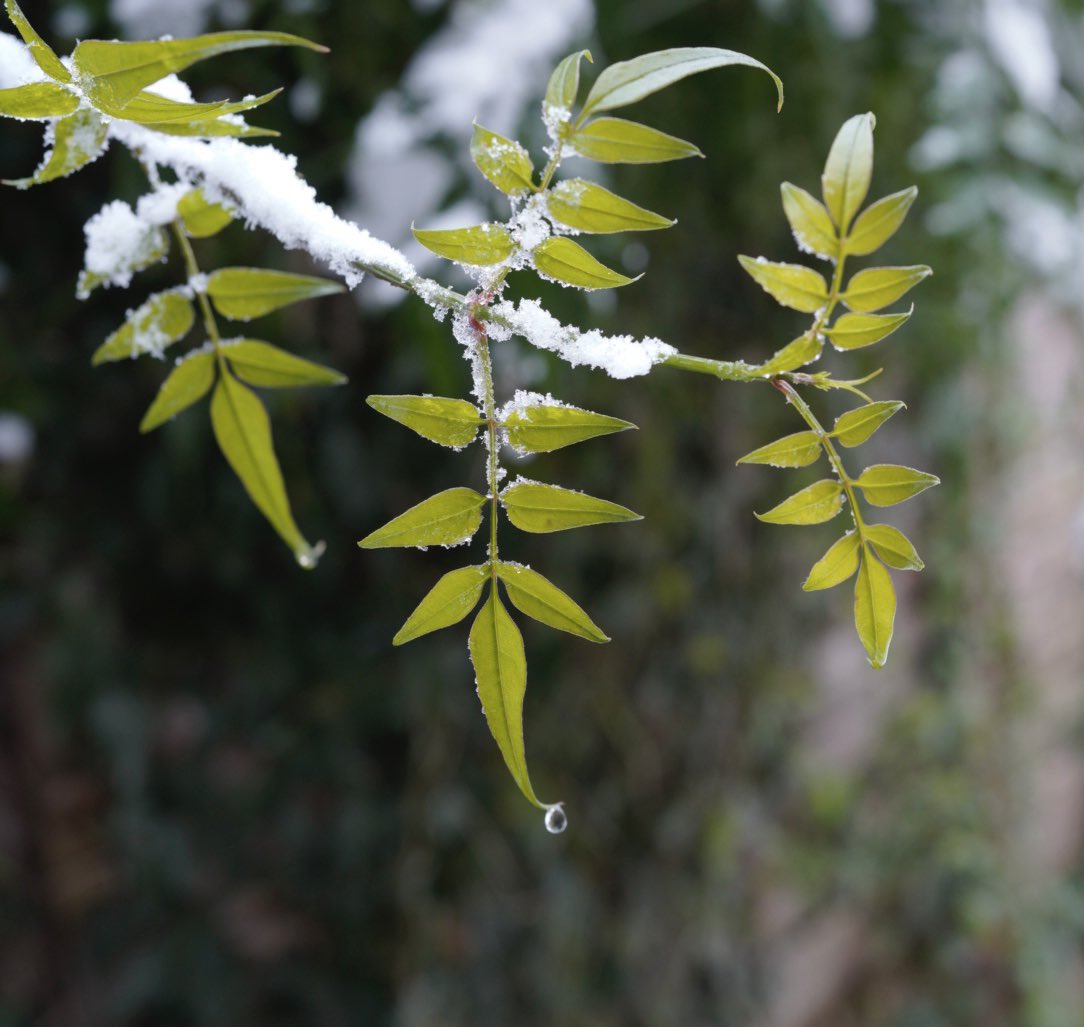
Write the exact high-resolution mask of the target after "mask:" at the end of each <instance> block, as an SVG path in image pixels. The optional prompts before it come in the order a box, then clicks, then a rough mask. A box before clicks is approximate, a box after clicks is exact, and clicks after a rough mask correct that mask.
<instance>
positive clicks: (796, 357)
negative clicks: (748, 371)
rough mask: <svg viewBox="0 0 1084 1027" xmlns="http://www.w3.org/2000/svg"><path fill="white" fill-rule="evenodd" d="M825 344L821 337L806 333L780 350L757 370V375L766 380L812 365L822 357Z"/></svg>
mask: <svg viewBox="0 0 1084 1027" xmlns="http://www.w3.org/2000/svg"><path fill="white" fill-rule="evenodd" d="M823 349H824V342H823V340H822V339H821V338H820V336H819V335H813V334H812V333H811V332H806V333H805V334H804V335H799V336H798V338H797V339H794V340H793V341H792V342H788V343H787V344H786V345H785V346H784V347H783V348H782V349H781V350H778V351H777V352H776V354H775V356H773V357H772V358H771V360H768V361H766V362H765V363H763V364H761V365H760V366H759V367H758V368H757V373H758V374H761V375H763V376H764V377H765V378H770V377H771V376H772V375H776V374H782V373H783V372H784V371H794V370H797V369H798V368H799V367H804V366H805V365H806V364H809V363H812V362H813V361H814V360H816V359H817V357H819V356H820V355H821V351H822V350H823Z"/></svg>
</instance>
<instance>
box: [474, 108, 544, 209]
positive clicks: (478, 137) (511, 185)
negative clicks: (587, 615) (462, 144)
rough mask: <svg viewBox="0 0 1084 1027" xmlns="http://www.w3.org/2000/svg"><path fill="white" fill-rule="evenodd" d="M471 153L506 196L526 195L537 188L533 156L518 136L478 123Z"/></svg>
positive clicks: (475, 127)
mask: <svg viewBox="0 0 1084 1027" xmlns="http://www.w3.org/2000/svg"><path fill="white" fill-rule="evenodd" d="M470 155H471V159H472V160H473V161H474V164H475V167H477V168H478V170H479V171H480V172H482V174H483V175H485V176H486V178H488V179H489V181H490V182H492V183H493V184H494V185H495V186H496V187H497V188H498V189H500V191H501V192H502V193H504V194H505V195H506V196H526V195H527V193H529V192H532V191H533V190H534V165H533V164H532V163H531V155H530V154H529V153H528V152H527V151H526V150H525V149H524V148H523V146H522V145H520V144H519V143H517V142H516V141H515V140H514V139H505V137H504V136H502V135H497V133H496V132H491V131H490V130H489V129H488V128H483V127H482V126H481V125H479V124H478V122H475V123H474V132H473V133H472V135H471V140H470Z"/></svg>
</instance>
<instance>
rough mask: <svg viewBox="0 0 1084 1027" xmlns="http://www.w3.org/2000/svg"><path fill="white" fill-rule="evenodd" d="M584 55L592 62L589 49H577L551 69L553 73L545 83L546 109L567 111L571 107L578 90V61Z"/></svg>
mask: <svg viewBox="0 0 1084 1027" xmlns="http://www.w3.org/2000/svg"><path fill="white" fill-rule="evenodd" d="M585 57H586V58H587V60H588V61H590V62H591V63H594V58H593V57H592V56H591V51H590V50H577V51H576V52H575V53H572V54H569V55H568V56H567V57H566V58H565V59H564V60H563V61H561V63H560V64H558V65H557V67H556V68H554V69H553V74H552V75H550V79H549V82H547V83H546V98H545V105H546V108H547V110H548V111H565V112H566V113H567V112H568V111H570V110H571V109H572V105H573V104H574V103H575V102H576V97H577V95H578V94H579V91H580V62H581V61H582V60H583V59H584V58H585Z"/></svg>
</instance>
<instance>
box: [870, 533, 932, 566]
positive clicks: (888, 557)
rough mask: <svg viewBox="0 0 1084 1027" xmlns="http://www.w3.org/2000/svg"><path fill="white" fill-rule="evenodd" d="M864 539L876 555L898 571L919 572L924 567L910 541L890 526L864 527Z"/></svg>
mask: <svg viewBox="0 0 1084 1027" xmlns="http://www.w3.org/2000/svg"><path fill="white" fill-rule="evenodd" d="M865 531H866V538H867V540H868V541H869V543H870V545H871V546H873V548H874V549H875V550H876V551H877V555H878V556H879V557H880V558H881V559H882V560H884V562H885V563H887V564H888V566H889V567H895V568H896V570H900V571H920V570H922V568H923V567H925V566H926V565H925V564H924V563H923V562H922V559H921V558H920V557H919V555H918V553H917V552H916V551H915V547H914V546H913V545H912V544H911V540H910V539H909V538H908V537H907V536H906V535H905V534H904V533H903V532H902V531H900V530H899V529H898V528H893V527H892V525H891V524H868V525H866V529H865Z"/></svg>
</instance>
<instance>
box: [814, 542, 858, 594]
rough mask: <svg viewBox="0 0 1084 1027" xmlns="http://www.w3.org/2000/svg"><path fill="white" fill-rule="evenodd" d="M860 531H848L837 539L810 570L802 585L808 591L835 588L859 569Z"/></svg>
mask: <svg viewBox="0 0 1084 1027" xmlns="http://www.w3.org/2000/svg"><path fill="white" fill-rule="evenodd" d="M858 543H859V538H858V532H857V531H848V532H847V534H846V535H844V536H843V538H841V539H837V540H836V541H835V542H834V543H833V544H832V545H831V547H830V548H829V550H828V552H827V553H825V554H824V556H822V557H821V558H820V559H819V560H818V561H817V562H816V563H815V564H813V569H812V570H811V571H810V572H809V577H808V578H806V579H805V584H804V585H802V588H804V589H805V590H806V591H807V592H815V591H817V590H818V589H822V588H834V587H835V586H836V585H839V584H841V583H842V582H844V581H846V580H847V579H848V578H849V577H850V576H851V575H852V574H854V572H855V571H856V570H858Z"/></svg>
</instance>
